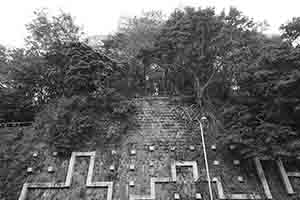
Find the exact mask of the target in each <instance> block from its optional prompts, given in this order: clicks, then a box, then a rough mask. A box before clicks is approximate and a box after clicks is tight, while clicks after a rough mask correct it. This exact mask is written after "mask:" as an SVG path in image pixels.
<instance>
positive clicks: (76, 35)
mask: <svg viewBox="0 0 300 200" xmlns="http://www.w3.org/2000/svg"><path fill="white" fill-rule="evenodd" d="M34 14H35V16H36V17H35V19H34V20H33V21H32V22H30V23H28V24H27V25H26V28H27V31H28V32H29V36H28V37H27V38H26V44H27V46H28V47H30V48H31V49H32V50H34V51H36V52H38V53H45V52H47V51H50V50H51V48H55V46H60V45H62V44H63V43H67V42H78V41H79V40H80V39H81V36H82V34H83V32H81V30H80V27H79V26H77V25H76V24H75V22H74V19H73V17H72V16H71V15H70V14H68V13H65V12H61V13H60V14H59V15H58V16H52V17H49V16H48V13H47V11H46V10H45V9H42V10H37V11H35V12H34Z"/></svg>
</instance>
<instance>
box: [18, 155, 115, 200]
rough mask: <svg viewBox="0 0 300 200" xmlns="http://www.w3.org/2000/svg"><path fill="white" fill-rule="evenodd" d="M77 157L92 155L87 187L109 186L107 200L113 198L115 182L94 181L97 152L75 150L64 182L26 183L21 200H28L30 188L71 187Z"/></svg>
mask: <svg viewBox="0 0 300 200" xmlns="http://www.w3.org/2000/svg"><path fill="white" fill-rule="evenodd" d="M76 157H90V163H89V169H88V175H87V179H86V187H88V188H107V200H112V191H113V182H102V181H101V182H92V177H93V173H94V165H95V157H96V152H95V151H93V152H73V153H72V156H71V158H70V161H69V167H68V172H67V176H66V181H65V182H62V183H24V185H23V188H22V191H21V194H20V196H19V200H26V197H27V193H28V190H29V189H64V188H70V186H71V182H72V176H73V171H74V165H75V161H76Z"/></svg>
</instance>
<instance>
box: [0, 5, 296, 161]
mask: <svg viewBox="0 0 300 200" xmlns="http://www.w3.org/2000/svg"><path fill="white" fill-rule="evenodd" d="M35 14H36V18H35V19H34V20H33V21H32V22H31V23H29V24H28V25H27V26H26V27H27V30H28V33H29V35H28V37H27V38H26V42H27V46H26V48H24V49H13V50H9V49H6V48H5V47H2V46H1V47H0V66H1V69H0V86H1V87H0V89H1V94H0V95H1V99H2V101H1V102H0V109H1V113H2V114H1V116H0V118H1V119H6V120H8V121H9V120H13V119H14V120H15V119H16V120H29V119H31V120H32V119H33V116H34V114H35V113H39V116H41V115H43V116H45V118H42V117H40V118H41V121H40V122H39V126H40V127H42V128H41V129H43V128H45V127H46V125H47V124H46V121H49V123H50V124H51V127H52V128H53V129H51V131H50V132H47V131H46V132H47V133H48V134H49V135H52V136H53V137H54V138H55V137H58V136H57V135H56V134H57V131H58V130H59V131H62V132H65V133H71V132H72V133H73V132H74V130H75V129H76V127H77V125H80V124H82V123H83V124H90V125H91V124H93V125H91V126H87V127H96V125H95V124H97V122H96V121H94V120H93V119H94V118H93V117H91V116H97V113H109V112H111V113H115V112H114V108H119V107H118V106H116V105H120V104H118V103H116V102H119V103H120V102H121V100H122V99H125V98H124V96H127V97H129V96H130V95H131V94H134V93H138V92H140V90H141V88H144V87H145V83H146V77H145V71H146V68H147V67H149V66H151V65H152V64H153V63H154V64H157V65H158V66H160V67H161V68H163V69H164V70H166V72H168V74H169V77H170V78H169V79H170V81H171V82H172V84H174V85H175V87H176V89H177V91H178V92H179V93H182V94H184V93H186V92H187V91H190V90H191V91H192V94H193V95H194V96H195V97H196V100H197V101H196V102H197V103H198V104H199V105H201V106H202V107H201V108H204V110H205V109H206V110H207V106H208V105H210V108H212V107H211V106H213V108H214V109H212V110H210V111H211V112H213V111H214V112H215V111H221V112H215V113H214V114H215V115H216V117H218V118H219V119H221V121H223V125H224V130H226V131H225V132H226V135H225V138H226V140H225V141H226V143H230V144H235V145H237V146H238V147H239V148H237V150H238V153H239V154H240V155H241V156H242V157H244V158H248V157H252V156H256V155H259V156H278V155H288V156H294V155H295V153H296V150H297V149H298V148H299V143H300V142H299V141H298V140H297V138H299V125H298V124H299V123H298V121H299V120H298V119H299V110H300V109H299V107H300V106H299V105H300V100H299V95H298V94H299V91H298V90H299V87H298V84H299V80H300V79H299V77H300V75H299V74H300V72H299V69H298V68H299V61H298V60H299V58H300V54H299V52H300V51H299V46H298V40H299V35H300V29H299V21H300V20H299V18H293V19H292V21H290V22H288V23H287V24H284V25H282V26H281V31H282V34H281V35H280V36H274V37H268V36H266V35H264V34H263V33H262V32H261V30H263V29H264V28H265V27H264V26H263V25H261V24H260V23H256V22H254V21H253V20H252V19H250V18H249V17H247V16H245V15H243V14H242V13H241V12H240V11H238V10H237V9H235V8H231V9H230V10H229V12H221V13H216V11H215V9H213V8H197V9H196V8H192V7H187V8H185V9H181V10H180V9H176V10H175V11H174V12H173V13H172V14H171V15H170V16H169V17H168V18H164V16H163V14H162V13H161V12H157V11H151V12H146V13H143V14H142V15H141V16H140V17H129V18H122V20H121V23H120V26H119V29H118V31H117V32H116V33H115V34H113V35H111V36H110V37H108V39H107V40H105V41H104V46H103V47H102V48H99V49H93V48H92V47H89V46H88V45H86V44H84V43H83V42H82V41H83V40H82V32H81V29H80V27H79V26H77V25H76V24H75V22H74V20H73V18H72V17H71V16H70V15H69V14H66V13H61V14H60V15H58V16H54V17H49V16H48V14H47V12H46V11H45V10H40V11H37V12H36V13H35ZM142 90H143V89H142ZM96 102H97V103H96ZM85 106H87V107H90V106H91V109H90V110H89V112H82V108H83V107H85ZM121 107H122V106H121ZM128 108H129V107H126V106H125V108H124V113H126V112H127V111H128ZM117 110H118V109H117ZM121 110H122V109H121ZM46 113H48V114H46ZM49 113H50V114H49ZM51 113H52V114H51ZM64 113H68V114H66V115H64ZM220 113H222V114H220ZM54 116H56V117H57V116H60V117H58V118H55V117H54ZM99 117H100V116H99ZM70 119H76V120H73V121H72V120H70ZM77 120H78V121H77ZM50 121H51V122H50ZM58 121H59V122H58ZM73 122H74V123H73ZM77 122H78V123H77ZM59 123H61V125H60V126H59V127H60V128H58V127H56V126H55V124H59ZM49 126H50V125H49ZM62 127H64V129H63V130H62V129H61V128H62ZM49 130H50V129H49ZM89 131H90V129H85V130H80V131H79V132H81V133H83V132H84V133H87V132H89ZM76 134H77V133H76ZM66 135H67V138H69V139H71V138H73V136H74V135H72V134H70V135H69V134H66ZM59 136H61V135H59ZM68 142H70V140H67V141H66V142H62V143H60V144H59V145H61V144H64V145H66V146H68V144H69V143H68ZM72 142H74V141H71V142H70V143H72ZM59 145H58V146H59Z"/></svg>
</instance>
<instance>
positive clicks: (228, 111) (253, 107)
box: [223, 40, 300, 158]
mask: <svg viewBox="0 0 300 200" xmlns="http://www.w3.org/2000/svg"><path fill="white" fill-rule="evenodd" d="M299 52H300V51H299V47H293V46H291V45H290V44H289V43H287V42H284V41H281V42H280V43H278V41H274V40H273V41H269V43H264V45H263V48H261V50H260V54H261V56H260V57H259V59H257V60H254V61H255V63H254V64H252V65H249V66H248V67H246V68H244V70H243V71H240V73H239V74H237V76H236V77H237V79H236V80H237V84H238V86H239V89H238V90H237V91H236V95H235V97H234V98H232V99H231V100H232V101H231V103H230V104H229V105H228V106H227V107H226V108H225V110H224V113H223V114H224V120H225V121H224V122H225V123H224V124H225V128H226V129H227V130H228V135H227V136H226V138H227V142H228V143H230V144H234V145H236V146H237V148H236V152H237V153H238V154H239V155H240V156H241V157H243V158H250V157H254V156H259V157H271V158H276V157H278V156H288V157H292V156H297V151H298V150H299V149H300V141H299V136H300V135H299V125H298V124H299V109H298V108H299V103H300V99H299V97H300V96H299V87H298V86H297V85H298V84H299V83H300V71H299V69H298V68H299V61H298V60H299V58H300V54H299Z"/></svg>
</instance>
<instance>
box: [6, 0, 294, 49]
mask: <svg viewBox="0 0 300 200" xmlns="http://www.w3.org/2000/svg"><path fill="white" fill-rule="evenodd" d="M2 1H3V2H1V4H0V25H1V29H0V44H2V45H5V46H8V47H22V46H24V38H25V37H26V34H27V32H26V28H25V24H27V23H29V22H30V21H31V20H32V19H33V18H34V14H33V11H34V10H36V9H40V8H48V10H49V12H50V14H54V15H55V14H57V13H58V12H59V11H60V10H63V11H65V12H68V13H70V14H71V15H72V16H74V18H75V23H76V24H78V25H80V26H81V27H83V31H84V32H85V33H86V34H87V35H107V34H109V33H113V32H114V31H116V30H117V27H118V22H119V19H120V17H121V16H138V15H140V14H141V13H142V11H148V10H161V11H162V12H163V13H165V14H166V15H168V14H170V13H171V12H172V11H173V10H174V9H175V8H183V7H185V6H194V7H200V6H201V7H207V6H213V7H215V8H216V10H217V11H221V10H222V9H228V8H229V7H230V6H234V7H237V8H238V9H239V10H241V11H242V12H243V13H244V14H245V15H247V16H249V17H251V18H253V19H254V20H256V21H260V22H262V21H264V20H266V21H267V22H268V23H269V24H270V28H269V30H268V31H267V32H266V33H267V34H277V33H279V29H278V28H279V26H280V25H281V24H283V23H286V22H287V21H288V20H291V19H292V17H298V16H300V11H299V8H300V0H284V1H283V0H84V1H83V0H2Z"/></svg>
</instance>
